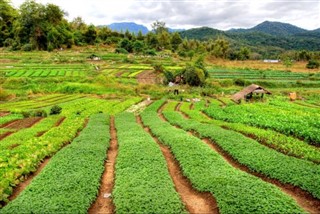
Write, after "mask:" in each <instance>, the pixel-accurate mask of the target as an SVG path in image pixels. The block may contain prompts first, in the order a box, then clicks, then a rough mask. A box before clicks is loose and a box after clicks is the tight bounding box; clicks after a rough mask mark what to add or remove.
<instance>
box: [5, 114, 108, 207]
mask: <svg viewBox="0 0 320 214" xmlns="http://www.w3.org/2000/svg"><path fill="white" fill-rule="evenodd" d="M108 121H109V119H108V118H107V117H106V115H103V114H97V115H93V116H91V117H90V120H89V123H88V125H87V127H86V128H85V129H84V130H83V131H82V132H81V134H80V136H79V137H77V138H75V139H74V140H73V142H72V143H71V144H70V145H68V146H66V147H65V148H63V149H62V150H61V151H59V152H58V153H57V154H56V155H55V156H54V157H53V158H52V159H51V160H50V162H49V163H48V165H47V166H46V167H45V168H44V169H43V170H42V172H41V173H40V174H39V175H38V176H37V177H36V178H34V179H33V180H32V183H31V184H30V185H28V187H27V188H26V189H25V190H24V191H23V192H22V193H21V194H20V195H19V197H18V198H16V199H15V200H14V201H12V202H10V203H9V204H8V205H7V206H6V207H4V208H3V209H2V210H0V213H86V212H87V210H88V208H89V207H90V205H91V203H92V202H93V201H94V200H95V199H96V196H97V194H98V192H99V187H100V178H101V175H102V173H103V171H104V160H105V159H106V151H107V149H108V147H109V141H110V134H109V125H108V124H109V122H108Z"/></svg>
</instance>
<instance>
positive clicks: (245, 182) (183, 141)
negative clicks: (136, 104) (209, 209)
mask: <svg viewBox="0 0 320 214" xmlns="http://www.w3.org/2000/svg"><path fill="white" fill-rule="evenodd" d="M162 103H163V101H157V102H154V103H153V104H152V105H151V106H149V107H148V108H147V109H146V110H145V111H144V112H143V113H142V114H141V116H142V120H143V123H144V124H145V125H147V126H148V127H149V128H150V129H151V131H152V133H153V134H154V135H155V136H156V137H157V138H158V139H159V140H160V141H161V142H162V143H163V144H165V145H167V146H169V147H170V150H171V151H172V153H173V155H174V156H175V158H176V159H177V161H178V162H179V164H180V167H181V168H182V172H183V174H184V176H186V177H187V178H188V179H189V180H190V182H191V183H192V186H193V187H194V188H196V189H197V190H199V191H207V192H210V193H212V194H213V195H214V197H215V198H216V200H217V203H218V207H219V212H221V213H243V212H256V213H269V212H273V211H274V210H277V211H279V212H302V210H301V208H299V207H298V205H297V204H296V203H295V202H294V200H293V199H291V198H290V197H289V196H287V195H286V194H284V193H282V192H281V191H280V190H279V189H278V188H276V187H275V186H273V185H271V184H268V183H265V182H264V181H262V180H261V179H259V178H257V177H254V176H252V175H249V174H247V173H244V172H243V171H241V170H237V169H235V168H233V167H232V166H231V165H229V164H228V163H227V162H225V160H224V159H223V158H222V157H221V156H220V155H219V154H218V153H216V152H215V151H214V150H212V149H211V148H210V147H209V146H207V145H205V144H204V143H203V142H202V141H201V140H200V139H198V138H196V137H193V136H190V135H189V134H188V133H186V132H185V131H183V130H179V129H177V128H175V127H173V126H171V125H170V124H168V123H166V122H163V121H161V119H160V118H159V117H158V115H157V112H156V111H157V109H158V108H159V107H160V106H161V105H162ZM244 190H245V191H244Z"/></svg>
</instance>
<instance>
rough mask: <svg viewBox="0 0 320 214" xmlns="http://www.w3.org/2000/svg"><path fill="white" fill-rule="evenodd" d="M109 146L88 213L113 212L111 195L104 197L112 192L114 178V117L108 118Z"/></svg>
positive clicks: (115, 135)
mask: <svg viewBox="0 0 320 214" xmlns="http://www.w3.org/2000/svg"><path fill="white" fill-rule="evenodd" d="M110 135H111V141H110V148H109V150H108V153H107V160H106V162H105V171H104V172H103V174H102V178H101V186H100V190H99V195H98V197H97V199H96V201H95V202H94V203H93V204H92V205H91V207H90V209H89V211H88V213H90V214H91V213H92V214H95V213H114V211H115V206H114V204H113V202H112V198H111V197H106V195H107V194H111V193H112V189H113V186H114V179H115V162H116V158H117V155H118V142H117V133H116V129H115V124H114V117H111V120H110Z"/></svg>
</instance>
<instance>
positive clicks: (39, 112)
mask: <svg viewBox="0 0 320 214" xmlns="http://www.w3.org/2000/svg"><path fill="white" fill-rule="evenodd" d="M34 116H35V117H47V116H48V114H47V112H46V111H45V110H43V109H41V110H37V111H35V112H34Z"/></svg>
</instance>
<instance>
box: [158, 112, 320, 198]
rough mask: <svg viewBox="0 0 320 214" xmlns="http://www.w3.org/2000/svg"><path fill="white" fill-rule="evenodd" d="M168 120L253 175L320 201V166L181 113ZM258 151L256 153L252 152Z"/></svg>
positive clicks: (166, 114)
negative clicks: (207, 141) (208, 141)
mask: <svg viewBox="0 0 320 214" xmlns="http://www.w3.org/2000/svg"><path fill="white" fill-rule="evenodd" d="M164 116H165V117H166V118H167V119H168V120H169V121H170V123H172V124H173V125H178V126H180V127H181V128H183V129H184V130H187V131H189V130H194V131H196V132H197V133H199V134H200V136H202V137H209V138H211V139H212V140H213V141H214V142H215V143H216V144H218V145H219V146H220V147H221V148H222V149H223V150H224V151H226V152H227V153H228V154H230V155H231V156H232V157H233V158H234V159H235V160H237V161H239V162H240V163H241V164H243V165H246V166H248V167H249V168H250V169H251V170H252V171H255V172H261V173H263V174H265V175H266V176H268V177H271V178H276V179H278V180H280V181H281V182H283V183H290V184H292V185H295V186H299V187H300V188H301V189H304V190H306V191H308V192H309V193H311V194H312V195H313V196H314V197H316V198H318V199H320V191H319V189H320V183H314V180H319V179H320V167H319V165H316V164H313V163H311V162H308V161H305V160H301V159H297V158H294V157H290V156H286V155H283V154H282V153H279V152H276V151H274V150H272V149H270V148H268V147H265V146H263V145H261V144H259V143H257V142H256V141H254V140H252V139H250V138H247V137H245V136H243V135H241V134H239V133H236V132H234V131H230V130H225V129H222V128H220V127H218V126H215V125H212V124H202V123H199V122H196V121H194V120H186V119H184V118H183V117H182V115H180V114H179V113H177V112H173V111H167V112H164ZM252 151H254V153H253V152H252Z"/></svg>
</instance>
